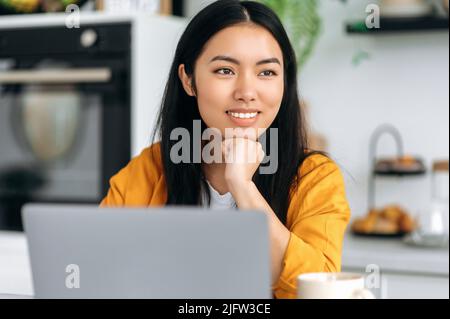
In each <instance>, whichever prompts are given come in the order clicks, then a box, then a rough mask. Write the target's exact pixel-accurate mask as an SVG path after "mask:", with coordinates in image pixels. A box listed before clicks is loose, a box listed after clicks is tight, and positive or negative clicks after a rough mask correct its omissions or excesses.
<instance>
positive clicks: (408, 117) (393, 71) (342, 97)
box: [300, 0, 449, 216]
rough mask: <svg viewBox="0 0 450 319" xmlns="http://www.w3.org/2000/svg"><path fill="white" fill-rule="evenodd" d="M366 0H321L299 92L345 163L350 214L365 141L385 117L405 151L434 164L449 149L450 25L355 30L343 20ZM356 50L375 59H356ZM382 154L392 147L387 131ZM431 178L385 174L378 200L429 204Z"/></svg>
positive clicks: (362, 204)
mask: <svg viewBox="0 0 450 319" xmlns="http://www.w3.org/2000/svg"><path fill="white" fill-rule="evenodd" d="M367 3H369V1H361V0H356V1H355V0H353V1H350V3H349V4H348V5H346V6H345V5H342V4H340V3H338V2H337V1H326V2H325V1H323V2H322V6H321V9H320V11H321V15H322V17H324V32H323V35H322V37H321V38H320V40H319V43H318V45H317V47H316V49H315V52H314V55H313V57H312V58H311V60H310V61H309V62H308V63H307V65H306V66H305V68H304V69H303V70H301V71H300V89H301V95H302V96H303V97H304V98H305V99H306V100H308V101H309V102H310V106H311V111H310V113H311V125H312V126H313V127H314V128H315V129H316V130H317V131H319V132H321V133H323V134H325V135H326V136H327V138H328V140H329V144H330V149H329V151H330V153H331V155H332V156H333V158H334V159H335V160H336V161H337V162H338V163H339V164H340V165H341V167H342V168H343V169H344V171H345V177H346V182H347V192H348V196H349V200H350V204H351V207H352V210H353V215H354V216H356V215H361V214H364V213H365V210H366V202H367V187H366V185H367V177H368V173H369V162H368V142H369V138H370V135H371V134H372V132H373V130H374V129H375V128H376V127H377V126H378V125H380V124H382V123H391V124H393V125H395V126H396V127H397V128H398V129H399V130H400V131H401V133H402V135H403V138H404V144H405V151H406V152H407V153H411V154H418V155H420V156H423V157H424V158H425V160H426V161H427V163H428V165H430V163H431V161H432V160H433V159H435V158H448V157H449V89H448V86H449V38H448V32H432V33H413V34H401V35H381V36H357V35H348V34H346V33H345V32H344V27H343V25H344V20H345V19H348V17H354V16H363V15H364V9H365V4H367ZM358 50H364V51H366V52H368V53H369V54H370V60H367V61H364V62H363V63H362V64H361V65H359V66H358V67H354V66H353V65H352V63H351V60H352V57H353V55H354V54H355V53H356V52H357V51H358ZM379 149H380V152H379V153H380V154H381V155H390V154H394V143H393V142H392V141H391V140H390V139H389V138H388V137H387V138H384V139H382V141H381V143H380V146H379ZM428 182H429V180H428V179H427V178H414V179H404V180H399V179H397V180H380V181H379V183H377V190H379V195H380V196H377V199H378V203H380V204H385V203H389V202H393V201H394V202H399V203H401V204H403V205H404V206H405V207H407V208H409V209H410V210H411V211H412V213H417V212H418V210H419V209H421V208H423V207H425V206H426V205H427V202H428V199H429V187H428V186H429V184H428Z"/></svg>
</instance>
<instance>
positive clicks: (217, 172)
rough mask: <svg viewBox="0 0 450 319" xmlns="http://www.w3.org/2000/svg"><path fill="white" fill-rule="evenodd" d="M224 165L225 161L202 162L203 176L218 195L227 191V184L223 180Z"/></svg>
mask: <svg viewBox="0 0 450 319" xmlns="http://www.w3.org/2000/svg"><path fill="white" fill-rule="evenodd" d="M225 166H226V164H225V163H211V164H206V163H203V164H202V169H203V174H204V175H205V178H206V179H207V180H208V182H209V183H210V184H211V186H212V187H213V188H214V189H215V190H216V191H217V192H219V194H220V195H223V194H226V193H228V192H229V189H228V185H227V183H226V181H225Z"/></svg>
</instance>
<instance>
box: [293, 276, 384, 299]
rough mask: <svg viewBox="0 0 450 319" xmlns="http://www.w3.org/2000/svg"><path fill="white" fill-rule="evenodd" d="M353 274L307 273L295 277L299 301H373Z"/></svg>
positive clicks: (360, 279)
mask: <svg viewBox="0 0 450 319" xmlns="http://www.w3.org/2000/svg"><path fill="white" fill-rule="evenodd" d="M364 281H365V280H364V276H363V275H360V274H355V273H345V272H341V273H308V274H302V275H300V276H298V277H297V297H298V298H299V299H375V296H374V295H373V294H372V293H371V292H370V291H369V290H367V289H365V288H364Z"/></svg>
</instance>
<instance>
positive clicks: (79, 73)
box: [0, 68, 112, 84]
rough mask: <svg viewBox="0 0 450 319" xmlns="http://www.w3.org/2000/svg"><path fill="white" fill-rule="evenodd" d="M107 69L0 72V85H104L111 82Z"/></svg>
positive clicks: (109, 71) (110, 73) (110, 75)
mask: <svg viewBox="0 0 450 319" xmlns="http://www.w3.org/2000/svg"><path fill="white" fill-rule="evenodd" d="M111 77H112V72H111V69H109V68H78V69H59V70H58V69H55V70H13V71H0V84H35V83H40V84H69V83H73V84H75V83H106V82H109V81H110V80H111Z"/></svg>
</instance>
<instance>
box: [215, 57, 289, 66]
mask: <svg viewBox="0 0 450 319" xmlns="http://www.w3.org/2000/svg"><path fill="white" fill-rule="evenodd" d="M214 61H227V62H230V63H233V64H237V65H240V64H241V63H240V62H239V61H238V60H236V59H235V58H232V57H229V56H226V55H218V56H216V57H214V58H212V59H211V61H209V63H212V62H214ZM269 63H276V64H279V65H280V66H281V62H280V60H278V59H277V58H269V59H264V60H261V61H259V62H257V63H256V65H262V64H269Z"/></svg>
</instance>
